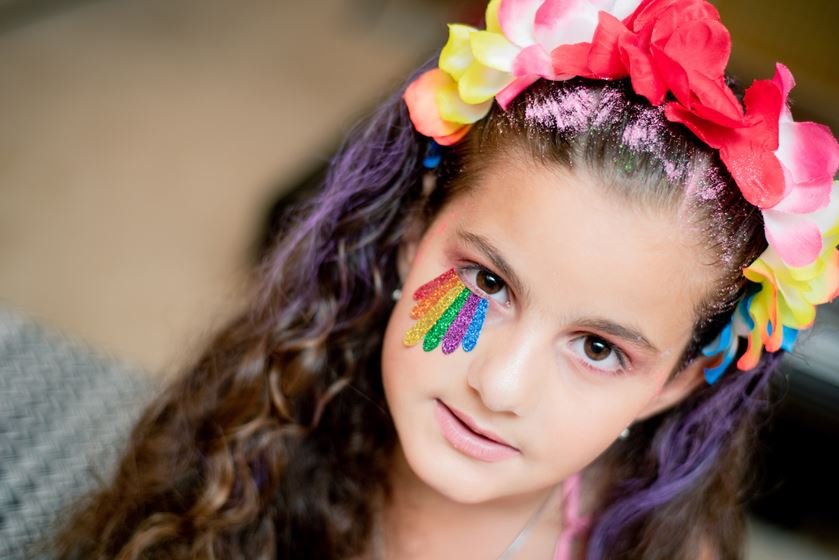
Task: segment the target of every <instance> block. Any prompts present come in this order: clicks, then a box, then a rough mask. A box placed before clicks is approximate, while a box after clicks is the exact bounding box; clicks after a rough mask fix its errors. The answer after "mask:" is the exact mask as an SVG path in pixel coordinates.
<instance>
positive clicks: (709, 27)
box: [660, 19, 731, 78]
mask: <svg viewBox="0 0 839 560" xmlns="http://www.w3.org/2000/svg"><path fill="white" fill-rule="evenodd" d="M660 46H661V48H662V49H663V50H664V51H665V52H666V53H667V54H668V56H670V57H671V58H673V59H675V60H678V61H679V64H680V65H681V66H682V67H683V68H685V69H686V70H687V71H688V72H691V73H692V72H699V73H701V74H703V75H705V76H708V77H711V78H722V77H723V75H724V74H725V67H726V65H727V64H728V59H729V56H730V55H731V36H730V35H729V33H728V30H727V29H726V28H725V26H724V25H723V24H722V23H720V22H719V21H716V20H712V19H701V20H694V21H688V22H683V23H681V24H680V25H678V27H677V28H676V29H675V30H674V31H673V34H672V35H670V36H669V37H667V39H666V41H664V42H663V44H660Z"/></svg>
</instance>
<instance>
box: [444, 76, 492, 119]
mask: <svg viewBox="0 0 839 560" xmlns="http://www.w3.org/2000/svg"><path fill="white" fill-rule="evenodd" d="M462 83H463V82H461V83H460V84H456V83H454V82H452V83H450V84H447V85H446V87H443V88H440V89H438V90H437V93H436V95H435V103H436V107H437V110H438V112H439V114H440V118H442V119H443V120H445V121H449V122H453V123H459V124H472V123H474V122H477V121H479V120H480V119H482V118H484V117H485V116H486V114H487V113H488V112H489V108H490V107H491V106H492V100H491V99H490V100H488V101H485V102H483V103H468V102H466V101H464V100H463V98H462V97H461V96H460V93H459V86H461V85H462Z"/></svg>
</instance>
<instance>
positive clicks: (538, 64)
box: [404, 0, 641, 146]
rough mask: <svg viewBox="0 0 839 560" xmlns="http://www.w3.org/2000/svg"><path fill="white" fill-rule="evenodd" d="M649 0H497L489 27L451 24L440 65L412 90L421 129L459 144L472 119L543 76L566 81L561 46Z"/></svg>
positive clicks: (409, 96) (411, 106)
mask: <svg viewBox="0 0 839 560" xmlns="http://www.w3.org/2000/svg"><path fill="white" fill-rule="evenodd" d="M640 3H641V0H565V1H557V0H491V1H490V3H489V5H487V9H486V29H485V30H479V29H476V28H474V27H471V26H469V25H462V24H450V25H449V40H448V42H447V43H446V45H445V46H444V47H443V50H442V51H441V52H440V59H439V64H438V68H435V69H433V70H429V71H428V72H425V73H424V74H422V75H421V76H420V77H419V78H418V79H416V80H415V81H414V82H412V83H411V85H409V86H408V88H407V90H406V91H405V95H404V99H405V103H406V104H407V105H408V111H409V112H410V115H411V120H412V121H413V123H414V127H415V128H416V129H417V131H418V132H420V133H421V134H423V135H424V136H428V137H431V138H433V139H434V140H435V141H436V142H437V143H438V144H441V145H443V146H448V145H451V144H454V143H455V142H457V141H458V140H460V139H461V138H463V135H464V134H466V132H467V131H468V130H469V127H470V126H471V125H472V123H475V122H477V121H479V120H480V119H482V118H483V117H484V116H486V114H487V113H488V112H489V109H490V107H491V106H492V101H493V99H497V100H498V103H499V104H500V105H501V107H503V108H506V107H507V106H508V105H509V103H510V102H511V101H512V100H513V99H514V98H515V97H516V96H517V95H518V94H519V93H521V92H522V91H523V90H524V89H525V88H527V87H528V86H530V85H531V84H532V83H533V82H535V81H536V80H538V79H539V78H547V79H549V80H560V79H566V78H570V77H571V76H570V75H567V76H566V75H558V74H557V73H556V71H555V70H554V65H553V63H552V61H551V52H552V51H553V50H554V49H555V48H556V47H558V46H560V45H573V44H577V43H581V42H585V41H591V40H592V37H593V36H594V33H595V30H596V29H597V25H598V22H599V17H600V15H599V14H600V13H601V12H606V13H609V14H611V15H613V16H615V17H617V18H619V19H620V18H624V17H626V16H628V15H629V14H631V13H632V12H633V10H635V8H637V7H638V5H639V4H640Z"/></svg>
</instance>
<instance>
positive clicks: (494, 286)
mask: <svg viewBox="0 0 839 560" xmlns="http://www.w3.org/2000/svg"><path fill="white" fill-rule="evenodd" d="M475 283H476V284H477V285H478V287H479V288H480V289H481V290H483V291H484V292H486V294H487V295H490V296H491V295H494V294H497V293H498V292H500V291H501V290H503V289H504V282H503V281H502V280H501V279H500V278H498V277H497V276H495V275H494V274H492V273H491V272H489V271H487V270H479V271H478V273H477V274H476V275H475Z"/></svg>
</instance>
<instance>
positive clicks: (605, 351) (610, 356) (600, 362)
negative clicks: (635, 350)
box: [571, 334, 627, 374]
mask: <svg viewBox="0 0 839 560" xmlns="http://www.w3.org/2000/svg"><path fill="white" fill-rule="evenodd" d="M571 347H572V348H573V349H574V352H575V353H576V354H577V355H578V356H579V357H580V359H581V360H582V361H583V363H584V365H585V366H586V367H588V368H590V369H595V370H599V371H602V372H604V373H611V374H618V373H622V372H623V371H625V370H626V368H627V359H626V356H625V355H624V353H623V352H622V351H621V350H620V349H619V348H618V347H617V346H615V345H614V344H612V343H611V342H609V341H607V340H605V339H603V338H600V337H599V336H596V335H593V334H587V335H584V336H580V337H578V338H576V339H574V340H573V341H571Z"/></svg>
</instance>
